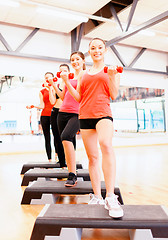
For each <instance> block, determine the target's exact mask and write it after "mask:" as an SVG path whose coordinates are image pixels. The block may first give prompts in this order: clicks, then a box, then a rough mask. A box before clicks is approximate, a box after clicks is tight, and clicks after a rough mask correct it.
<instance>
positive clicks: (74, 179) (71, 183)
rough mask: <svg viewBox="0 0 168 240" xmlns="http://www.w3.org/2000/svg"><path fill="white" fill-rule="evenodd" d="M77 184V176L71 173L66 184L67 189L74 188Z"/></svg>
mask: <svg viewBox="0 0 168 240" xmlns="http://www.w3.org/2000/svg"><path fill="white" fill-rule="evenodd" d="M76 184H77V176H76V175H75V173H73V172H70V173H69V176H68V179H67V180H66V182H65V184H64V185H65V186H66V187H74V186H75V185H76Z"/></svg>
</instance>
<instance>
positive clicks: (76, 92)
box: [61, 71, 84, 102]
mask: <svg viewBox="0 0 168 240" xmlns="http://www.w3.org/2000/svg"><path fill="white" fill-rule="evenodd" d="M83 74H84V71H82V72H81V73H80V74H79V76H78V79H77V81H78V84H77V88H76V89H75V88H74V87H73V86H72V85H71V83H70V81H69V80H68V76H67V74H66V73H62V74H61V77H62V80H63V81H64V83H65V84H66V86H67V88H68V91H69V93H70V94H71V95H72V97H73V98H74V99H75V100H76V101H77V102H80V100H81V79H82V76H83Z"/></svg>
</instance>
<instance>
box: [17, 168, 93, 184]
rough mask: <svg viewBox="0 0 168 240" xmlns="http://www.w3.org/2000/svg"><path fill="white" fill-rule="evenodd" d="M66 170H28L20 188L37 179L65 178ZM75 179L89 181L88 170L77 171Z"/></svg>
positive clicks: (66, 175)
mask: <svg viewBox="0 0 168 240" xmlns="http://www.w3.org/2000/svg"><path fill="white" fill-rule="evenodd" d="M68 174H69V172H68V170H67V169H61V168H57V169H42V168H35V169H30V170H28V171H27V172H26V173H25V174H24V176H23V179H22V183H21V186H28V185H29V182H33V181H35V180H37V179H38V178H39V177H42V178H46V179H50V178H58V179H61V178H67V177H68ZM77 177H82V178H83V180H84V181H90V176H89V171H88V169H77Z"/></svg>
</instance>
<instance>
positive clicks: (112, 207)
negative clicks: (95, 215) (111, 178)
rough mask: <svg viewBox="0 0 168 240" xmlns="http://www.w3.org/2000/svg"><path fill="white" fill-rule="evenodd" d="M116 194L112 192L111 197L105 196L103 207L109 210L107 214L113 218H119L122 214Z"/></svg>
mask: <svg viewBox="0 0 168 240" xmlns="http://www.w3.org/2000/svg"><path fill="white" fill-rule="evenodd" d="M117 198H118V196H117V195H115V194H113V196H112V197H106V198H105V209H107V210H109V216H110V217H113V218H121V217H123V215H124V212H123V209H122V208H121V205H120V203H119V201H118V199H117Z"/></svg>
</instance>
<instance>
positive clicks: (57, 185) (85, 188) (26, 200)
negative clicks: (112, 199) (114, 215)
mask: <svg viewBox="0 0 168 240" xmlns="http://www.w3.org/2000/svg"><path fill="white" fill-rule="evenodd" d="M64 184H65V181H46V180H44V179H40V178H39V179H38V180H37V181H34V182H32V183H31V184H30V185H29V186H28V187H27V188H26V189H25V190H24V193H23V197H22V201H21V204H31V203H32V202H31V200H35V199H41V197H42V195H44V194H52V195H53V194H58V195H84V194H89V193H93V189H92V184H91V182H90V181H78V182H77V184H76V185H75V186H74V187H65V186H64ZM114 192H115V194H116V195H118V196H119V197H118V200H119V202H120V203H121V204H123V200H122V197H121V193H120V190H119V188H118V187H116V188H115V191H114ZM101 193H102V196H103V198H105V195H106V187H105V182H103V181H102V182H101ZM41 202H42V201H41ZM41 204H44V203H41Z"/></svg>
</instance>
